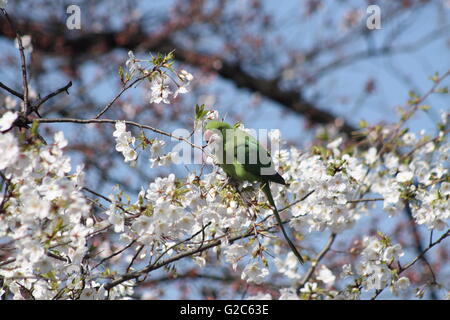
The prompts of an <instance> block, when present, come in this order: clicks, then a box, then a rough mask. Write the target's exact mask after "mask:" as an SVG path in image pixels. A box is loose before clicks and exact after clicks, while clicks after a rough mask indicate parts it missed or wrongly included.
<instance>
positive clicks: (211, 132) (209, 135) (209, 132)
mask: <svg viewBox="0 0 450 320" xmlns="http://www.w3.org/2000/svg"><path fill="white" fill-rule="evenodd" d="M213 135H214V131H212V130H206V131H205V134H204V138H205V141H206V142H208V143H209V140H211V137H212V136H213Z"/></svg>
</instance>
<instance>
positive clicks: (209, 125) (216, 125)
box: [205, 120, 231, 130]
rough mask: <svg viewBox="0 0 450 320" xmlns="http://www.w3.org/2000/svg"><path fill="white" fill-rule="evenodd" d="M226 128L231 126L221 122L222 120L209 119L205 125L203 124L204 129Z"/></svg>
mask: <svg viewBox="0 0 450 320" xmlns="http://www.w3.org/2000/svg"><path fill="white" fill-rule="evenodd" d="M214 129H216V130H224V129H225V130H226V129H231V126H230V125H229V124H228V123H226V122H222V121H217V120H211V121H209V122H208V123H207V124H206V126H205V130H214Z"/></svg>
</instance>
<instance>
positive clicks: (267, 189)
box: [263, 181, 304, 264]
mask: <svg viewBox="0 0 450 320" xmlns="http://www.w3.org/2000/svg"><path fill="white" fill-rule="evenodd" d="M269 183H270V182H269V181H267V182H266V183H265V184H264V186H263V191H264V193H265V194H266V197H267V199H268V200H269V203H270V205H271V206H272V208H273V214H274V215H275V218H276V219H277V222H278V224H279V225H280V228H281V232H283V236H284V238H285V239H286V241H287V243H288V245H289V247H290V248H291V250H292V253H294V255H295V256H296V257H297V259H298V261H299V262H300V263H301V264H303V263H304V260H303V258H302V256H301V254H300V253H299V252H298V250H297V248H296V247H295V245H294V244H293V243H292V241H291V239H289V237H288V235H287V233H286V230H284V226H283V221H282V220H281V217H280V214H279V213H278V209H277V207H276V206H275V201H273V197H272V192H271V191H270V185H269Z"/></svg>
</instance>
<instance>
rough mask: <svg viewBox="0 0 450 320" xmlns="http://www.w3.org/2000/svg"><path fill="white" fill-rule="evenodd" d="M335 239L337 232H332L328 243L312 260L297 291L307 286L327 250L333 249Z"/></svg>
mask: <svg viewBox="0 0 450 320" xmlns="http://www.w3.org/2000/svg"><path fill="white" fill-rule="evenodd" d="M335 239H336V234H335V233H332V234H331V235H330V237H329V238H328V241H327V243H326V244H325V246H324V247H323V249H322V250H321V251H320V252H319V253H318V254H317V256H316V257H315V258H314V260H313V261H312V264H311V267H310V268H309V269H308V271H307V272H306V274H305V276H304V277H303V279H302V280H301V281H300V284H299V286H298V288H297V293H298V292H300V289H302V288H303V287H304V286H305V284H306V283H307V282H308V280H309V279H310V278H311V276H312V275H313V273H314V271H316V268H317V265H318V264H319V262H320V260H322V258H323V257H324V256H325V255H326V254H327V252H328V251H329V250H330V249H331V246H332V245H333V243H334V240H335Z"/></svg>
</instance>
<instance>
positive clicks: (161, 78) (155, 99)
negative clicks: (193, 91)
mask: <svg viewBox="0 0 450 320" xmlns="http://www.w3.org/2000/svg"><path fill="white" fill-rule="evenodd" d="M172 58H173V55H172V53H169V54H168V55H166V56H161V55H158V56H156V57H152V59H138V58H136V56H135V55H134V53H133V51H129V52H128V60H127V61H126V63H125V64H126V67H127V68H128V73H127V74H126V80H129V79H132V78H133V77H137V78H140V77H144V78H148V79H149V81H150V100H149V101H150V103H161V102H162V103H165V104H168V103H170V97H173V99H175V98H176V97H177V96H178V95H179V94H185V93H188V92H189V86H190V83H191V81H192V79H193V78H194V77H193V76H192V74H191V73H189V72H188V71H186V70H184V69H182V70H180V71H177V70H175V69H174V68H173V66H172V65H173V62H171V60H172ZM149 65H150V66H151V67H149ZM163 69H167V70H168V71H171V72H172V73H173V74H175V76H176V79H174V78H173V77H171V76H170V75H169V74H168V73H167V71H166V70H163ZM171 84H172V86H174V87H175V89H172V88H171Z"/></svg>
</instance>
